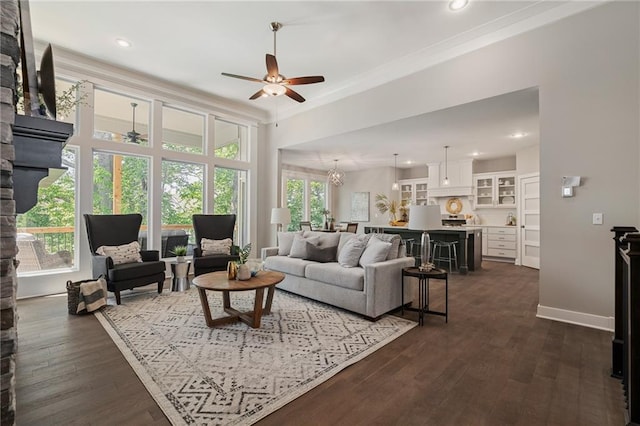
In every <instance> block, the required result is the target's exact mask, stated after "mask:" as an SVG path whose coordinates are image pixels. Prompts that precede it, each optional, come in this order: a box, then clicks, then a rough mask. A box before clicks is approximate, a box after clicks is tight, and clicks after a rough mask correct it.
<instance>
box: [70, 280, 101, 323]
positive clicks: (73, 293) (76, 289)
mask: <svg viewBox="0 0 640 426" xmlns="http://www.w3.org/2000/svg"><path fill="white" fill-rule="evenodd" d="M89 281H95V279H92V280H83V281H75V282H72V281H67V308H68V310H69V314H71V315H82V314H86V313H87V310H86V309H83V310H82V311H80V312H76V311H77V310H78V303H80V284H82V283H87V282H89Z"/></svg>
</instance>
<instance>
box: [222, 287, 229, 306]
mask: <svg viewBox="0 0 640 426" xmlns="http://www.w3.org/2000/svg"><path fill="white" fill-rule="evenodd" d="M222 306H223V307H224V309H225V310H227V309H228V308H230V307H231V298H230V297H229V292H228V291H226V290H223V291H222Z"/></svg>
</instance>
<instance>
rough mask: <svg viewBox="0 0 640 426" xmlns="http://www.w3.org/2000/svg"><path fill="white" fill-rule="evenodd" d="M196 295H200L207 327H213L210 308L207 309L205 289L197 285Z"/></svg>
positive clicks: (207, 302)
mask: <svg viewBox="0 0 640 426" xmlns="http://www.w3.org/2000/svg"><path fill="white" fill-rule="evenodd" d="M198 296H200V304H202V312H204V320H205V322H206V323H207V326H208V327H213V318H211V309H209V300H207V293H206V290H204V289H202V288H200V287H198Z"/></svg>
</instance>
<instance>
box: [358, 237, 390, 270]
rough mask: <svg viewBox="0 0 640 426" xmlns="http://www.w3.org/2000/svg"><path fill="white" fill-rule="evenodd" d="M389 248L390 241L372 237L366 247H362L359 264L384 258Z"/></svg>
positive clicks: (375, 261) (368, 263)
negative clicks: (362, 251)
mask: <svg viewBox="0 0 640 426" xmlns="http://www.w3.org/2000/svg"><path fill="white" fill-rule="evenodd" d="M390 249H391V243H387V242H384V241H380V240H378V239H374V238H372V239H371V240H369V244H367V248H365V249H364V253H362V256H360V265H362V266H367V265H371V264H372V263H378V262H382V261H383V260H386V259H387V256H388V255H389V250H390Z"/></svg>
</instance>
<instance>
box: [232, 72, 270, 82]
mask: <svg viewBox="0 0 640 426" xmlns="http://www.w3.org/2000/svg"><path fill="white" fill-rule="evenodd" d="M222 75H224V76H225V77H233V78H240V79H242V80H249V81H255V82H258V83H264V80H260V79H259V78H253V77H245V76H242V75H236V74H229V73H226V72H223V73H222Z"/></svg>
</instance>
